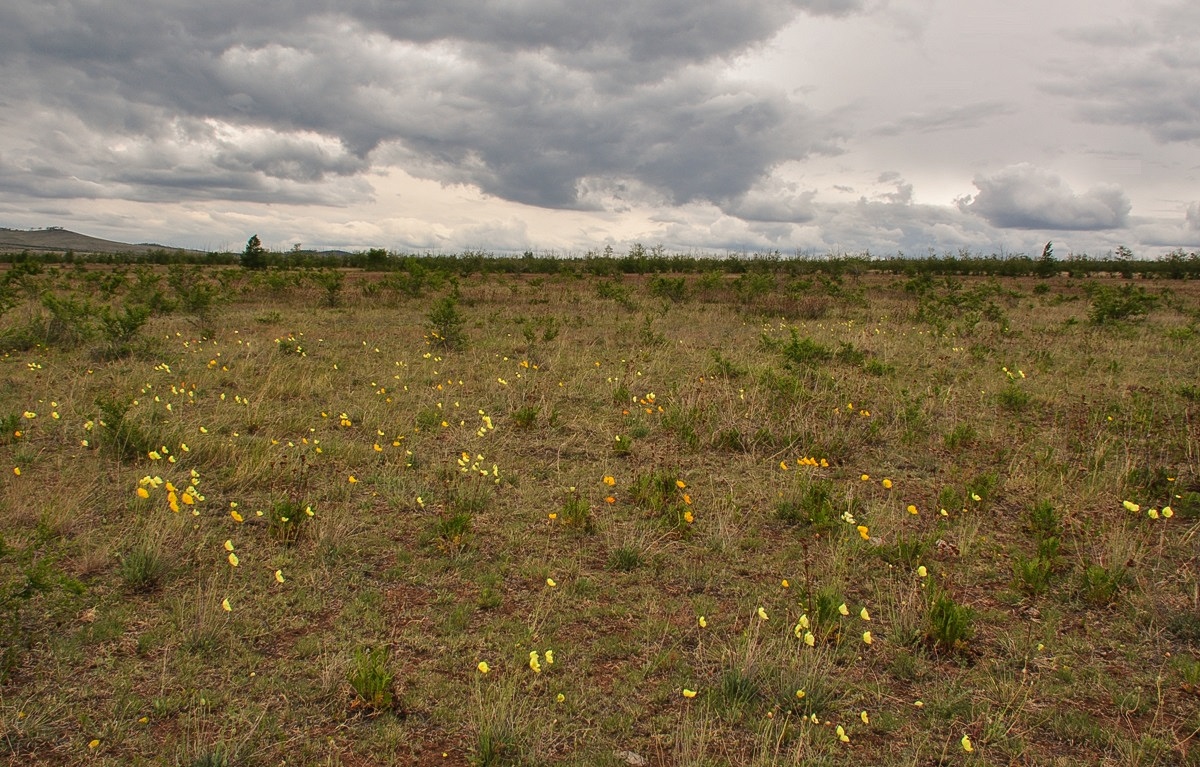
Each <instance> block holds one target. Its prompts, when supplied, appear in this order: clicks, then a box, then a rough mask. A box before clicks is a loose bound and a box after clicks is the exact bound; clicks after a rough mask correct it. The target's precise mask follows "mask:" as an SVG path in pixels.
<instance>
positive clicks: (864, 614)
mask: <svg viewBox="0 0 1200 767" xmlns="http://www.w3.org/2000/svg"><path fill="white" fill-rule="evenodd" d="M858 617H860V618H862V619H863V620H865V621H869V620H871V613H869V612H867V608H865V607H864V608H863V609H861V610H859V611H858Z"/></svg>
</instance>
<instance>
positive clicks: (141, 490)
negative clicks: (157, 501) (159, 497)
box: [137, 487, 150, 498]
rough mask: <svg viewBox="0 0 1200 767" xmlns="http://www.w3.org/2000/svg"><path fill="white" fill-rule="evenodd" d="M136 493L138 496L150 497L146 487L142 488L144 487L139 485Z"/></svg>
mask: <svg viewBox="0 0 1200 767" xmlns="http://www.w3.org/2000/svg"><path fill="white" fill-rule="evenodd" d="M137 494H138V498H149V497H150V493H149V491H148V490H146V488H144V487H139V488H138V489H137Z"/></svg>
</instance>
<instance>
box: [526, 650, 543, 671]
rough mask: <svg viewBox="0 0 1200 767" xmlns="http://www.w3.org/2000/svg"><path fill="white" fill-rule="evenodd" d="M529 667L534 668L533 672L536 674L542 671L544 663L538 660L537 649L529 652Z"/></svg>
mask: <svg viewBox="0 0 1200 767" xmlns="http://www.w3.org/2000/svg"><path fill="white" fill-rule="evenodd" d="M529 668H531V669H533V673H535V674H540V673H542V664H541V663H539V662H538V654H537V650H531V651H530V652H529Z"/></svg>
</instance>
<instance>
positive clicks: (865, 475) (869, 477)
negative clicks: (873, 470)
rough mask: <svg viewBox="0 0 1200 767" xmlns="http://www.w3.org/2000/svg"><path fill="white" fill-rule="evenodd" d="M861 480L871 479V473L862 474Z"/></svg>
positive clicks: (868, 480)
mask: <svg viewBox="0 0 1200 767" xmlns="http://www.w3.org/2000/svg"><path fill="white" fill-rule="evenodd" d="M862 481H863V482H870V481H871V475H870V474H864V475H862Z"/></svg>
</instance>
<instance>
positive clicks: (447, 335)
mask: <svg viewBox="0 0 1200 767" xmlns="http://www.w3.org/2000/svg"><path fill="white" fill-rule="evenodd" d="M428 319H429V324H430V325H432V329H431V330H430V334H429V335H430V338H431V339H432V341H433V344H434V345H435V346H439V347H441V348H443V349H452V350H456V351H457V350H461V349H465V348H466V346H467V334H466V332H465V331H464V330H463V324H464V323H463V318H462V314H461V313H459V311H458V291H457V289H456V290H454V291H453V292H452V293H450V294H449V295H446V296H443V297H442V298H441V299H440V300H439V301H438V302H437V303H436V304H434V306H433V310H432V311H430V312H429V316H428Z"/></svg>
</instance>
